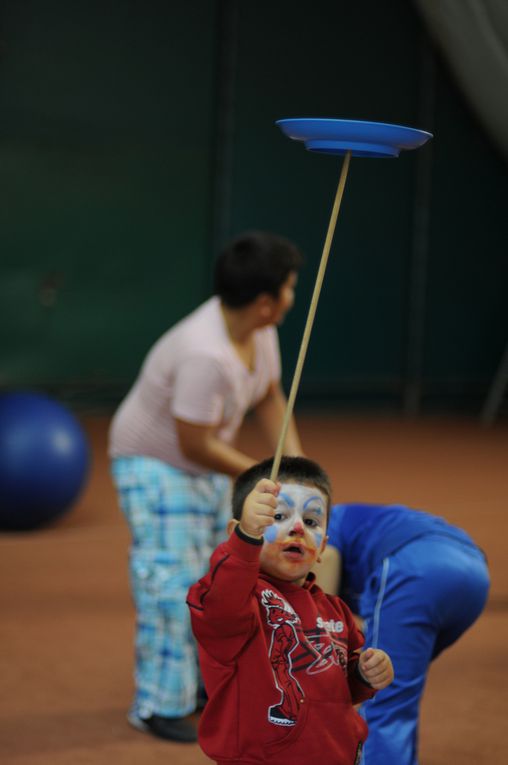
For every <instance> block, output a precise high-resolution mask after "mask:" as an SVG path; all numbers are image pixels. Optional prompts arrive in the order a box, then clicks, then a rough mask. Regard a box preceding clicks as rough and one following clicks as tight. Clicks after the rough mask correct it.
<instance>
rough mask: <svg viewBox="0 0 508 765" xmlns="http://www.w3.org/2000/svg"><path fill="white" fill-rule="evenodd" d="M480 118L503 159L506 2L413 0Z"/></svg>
mask: <svg viewBox="0 0 508 765" xmlns="http://www.w3.org/2000/svg"><path fill="white" fill-rule="evenodd" d="M415 2H416V5H417V7H418V9H419V11H420V12H421V14H422V16H423V18H424V19H425V21H426V23H427V26H428V28H429V30H430V32H431V35H432V36H433V38H434V39H435V40H436V42H437V44H438V45H439V47H440V48H441V49H442V50H443V53H444V55H445V57H446V59H447V60H448V62H449V64H450V67H451V69H452V70H453V72H454V74H455V76H456V79H457V81H458V83H459V85H460V87H461V89H462V91H463V92H464V94H465V96H466V98H467V99H468V101H469V103H470V104H471V106H472V107H473V109H474V110H475V112H476V113H477V115H478V117H479V119H480V121H481V122H482V123H483V125H484V127H485V129H486V130H487V132H488V133H489V134H490V136H491V138H492V140H493V141H494V142H495V143H496V144H497V146H498V147H499V148H500V150H501V152H502V154H503V155H504V157H505V158H506V160H507V161H508V0H415Z"/></svg>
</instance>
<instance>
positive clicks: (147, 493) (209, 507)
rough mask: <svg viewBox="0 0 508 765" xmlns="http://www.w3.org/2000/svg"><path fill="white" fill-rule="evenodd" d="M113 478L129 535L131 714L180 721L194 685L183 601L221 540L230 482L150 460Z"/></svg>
mask: <svg viewBox="0 0 508 765" xmlns="http://www.w3.org/2000/svg"><path fill="white" fill-rule="evenodd" d="M112 475H113V480H114V482H115V484H116V488H117V491H118V496H119V502H120V507H121V509H122V511H123V513H124V515H125V517H126V519H127V522H128V524H129V527H130V531H131V534H132V545H131V548H130V580H131V587H132V594H133V597H134V603H135V606H136V662H135V698H134V702H133V707H132V709H131V714H134V715H135V716H137V717H139V718H141V719H146V718H148V717H150V716H151V715H152V714H156V715H161V716H163V717H183V716H185V715H187V714H190V713H191V712H193V711H194V709H195V706H196V692H197V688H198V682H199V670H198V663H197V655H196V646H195V641H194V637H193V635H192V631H191V627H190V618H189V613H188V607H187V605H186V602H185V601H186V597H187V591H188V589H189V587H190V585H191V584H193V583H194V582H196V581H197V580H198V579H199V578H200V577H201V576H203V575H204V574H205V572H206V571H207V569H208V563H209V558H210V555H211V553H212V551H213V549H214V548H215V547H216V545H217V544H218V543H219V542H220V541H222V539H224V537H225V528H226V523H227V521H228V519H229V517H230V515H231V508H230V481H229V479H228V478H227V477H226V476H223V475H218V474H215V473H209V474H205V475H198V476H195V475H191V474H190V473H185V472H183V471H181V470H177V469H176V468H173V467H171V466H169V465H167V464H165V463H163V462H160V461H159V460H156V459H152V458H149V457H117V458H115V459H114V460H113V462H112Z"/></svg>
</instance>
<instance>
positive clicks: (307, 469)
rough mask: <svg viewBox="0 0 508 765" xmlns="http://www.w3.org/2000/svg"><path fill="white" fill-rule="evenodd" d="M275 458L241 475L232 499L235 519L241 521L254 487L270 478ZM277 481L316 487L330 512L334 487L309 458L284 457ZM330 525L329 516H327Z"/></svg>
mask: <svg viewBox="0 0 508 765" xmlns="http://www.w3.org/2000/svg"><path fill="white" fill-rule="evenodd" d="M272 465H273V457H270V458H269V459H267V460H263V462H258V463H257V464H256V465H253V466H252V467H250V468H248V470H245V471H244V472H243V473H241V474H240V475H239V476H238V477H237V479H236V480H235V482H234V484H233V495H232V499H231V503H232V510H233V518H235V519H236V520H237V521H239V520H241V517H242V510H243V503H244V502H245V499H246V497H247V495H248V494H250V492H251V491H252V489H253V488H254V486H255V485H256V484H257V482H258V481H260V480H261V479H262V478H269V477H270V474H271V472H272ZM277 481H279V482H280V483H285V482H286V483H291V482H292V483H302V484H305V485H308V486H315V487H316V488H317V489H319V491H321V492H322V493H323V494H324V495H325V497H326V500H327V510H328V511H329V510H330V504H331V496H332V487H331V484H330V479H329V477H328V475H327V473H326V472H325V471H324V470H323V468H322V467H321V466H320V465H318V464H317V462H314V461H313V460H309V459H307V457H287V456H285V457H282V459H281V461H280V467H279V472H278V475H277ZM327 525H328V515H327Z"/></svg>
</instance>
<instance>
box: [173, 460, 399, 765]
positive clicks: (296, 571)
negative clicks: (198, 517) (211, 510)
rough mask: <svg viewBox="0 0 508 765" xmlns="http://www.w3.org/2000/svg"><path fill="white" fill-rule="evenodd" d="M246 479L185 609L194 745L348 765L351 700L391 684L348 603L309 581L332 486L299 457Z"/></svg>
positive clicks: (225, 755)
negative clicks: (199, 703) (202, 697)
mask: <svg viewBox="0 0 508 765" xmlns="http://www.w3.org/2000/svg"><path fill="white" fill-rule="evenodd" d="M271 466H272V460H271V459H269V460H265V461H264V462H261V463H258V464H257V465H254V466H253V467H251V468H249V469H248V470H246V471H245V472H244V473H242V474H241V475H240V476H239V477H238V478H237V480H236V482H235V484H234V487H233V498H232V504H233V518H232V519H231V520H230V523H229V528H228V531H229V533H230V537H229V540H228V541H227V542H224V543H223V544H221V545H220V546H219V547H218V548H217V549H216V551H215V552H214V554H213V556H212V558H211V565H210V571H209V573H208V574H207V575H206V576H204V577H203V578H202V579H201V580H200V581H199V582H198V583H197V584H195V585H193V586H192V587H191V589H190V590H189V595H188V599H187V603H188V605H189V608H190V612H191V620H192V628H193V631H194V634H195V636H196V638H197V641H198V645H199V655H200V663H201V670H202V673H203V678H204V681H205V686H206V690H207V693H208V697H209V700H208V704H207V705H206V707H205V709H204V712H203V714H202V717H201V721H200V726H199V742H200V744H201V747H202V749H203V750H204V751H205V753H206V754H207V755H208V756H209V757H211V758H212V759H213V760H215V761H216V762H217V763H218V764H219V765H225V763H230V764H231V763H234V764H235V765H242V764H245V765H247V764H248V765H255V764H256V763H260V764H261V763H277V765H285V763H288V764H289V763H291V765H311V764H312V765H314V764H316V763H320V762H323V763H326V765H353V764H354V763H357V762H358V761H359V758H360V754H361V749H362V745H363V742H364V740H365V738H366V736H367V726H366V724H365V722H364V721H363V720H362V719H361V717H360V716H359V715H358V713H357V712H356V710H355V709H354V707H353V705H354V704H357V703H359V702H361V701H364V700H365V699H368V698H371V697H372V696H373V695H374V693H375V691H376V690H377V689H379V688H385V687H386V686H387V685H389V683H390V682H391V681H392V679H393V669H392V664H391V661H390V658H389V657H388V655H387V654H386V653H385V652H384V651H381V650H379V649H372V648H368V649H367V650H365V651H363V652H362V653H360V651H359V649H360V648H361V646H362V645H363V642H364V640H363V636H362V634H361V633H360V632H359V631H358V629H357V628H356V626H355V623H354V620H353V617H352V614H351V612H350V610H349V608H348V607H347V606H346V605H345V604H344V603H343V602H342V601H341V600H340V599H339V598H338V597H332V596H329V595H325V593H324V592H323V591H322V590H321V589H320V588H319V587H317V586H316V585H315V584H314V575H313V574H309V571H310V569H311V567H312V566H313V565H314V564H315V563H316V561H318V560H319V558H320V555H321V553H322V552H323V550H324V548H325V546H326V541H327V537H326V526H327V519H328V512H329V507H330V493H331V490H330V484H329V480H328V477H327V475H326V473H325V472H324V471H323V470H322V469H321V468H320V467H319V465H317V464H316V463H315V462H312V461H311V460H308V459H306V458H304V457H283V458H282V460H281V465H280V470H279V475H278V481H277V483H274V482H273V481H271V480H270V478H269V476H270V471H271Z"/></svg>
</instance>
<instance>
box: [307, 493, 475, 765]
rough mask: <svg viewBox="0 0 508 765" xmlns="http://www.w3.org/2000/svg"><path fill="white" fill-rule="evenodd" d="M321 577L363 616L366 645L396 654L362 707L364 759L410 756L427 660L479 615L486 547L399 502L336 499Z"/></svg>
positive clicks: (405, 760) (388, 762) (400, 760)
mask: <svg viewBox="0 0 508 765" xmlns="http://www.w3.org/2000/svg"><path fill="white" fill-rule="evenodd" d="M328 536H329V538H328V548H327V550H328V553H327V557H326V558H325V559H324V560H323V562H322V564H321V571H319V570H318V571H316V573H317V575H318V583H319V584H320V585H321V586H322V587H323V589H325V590H326V591H328V592H330V593H331V594H339V592H340V595H341V597H342V598H343V599H344V600H345V601H346V602H347V604H348V605H349V606H350V608H351V609H352V610H353V612H354V613H356V614H358V615H359V617H361V619H362V620H363V628H364V631H365V638H366V642H367V645H372V646H374V647H377V648H381V649H383V650H384V651H386V652H387V653H388V654H389V655H390V657H391V658H392V662H393V666H394V670H395V680H394V681H393V683H392V684H391V685H390V686H389V687H388V688H386V689H385V690H383V691H380V692H379V693H378V694H377V695H376V697H375V698H374V699H372V701H368V702H366V703H365V704H363V706H362V708H361V713H362V715H363V716H364V718H365V719H366V721H367V724H368V726H369V736H368V738H367V741H366V744H365V747H364V752H363V758H362V765H395V764H396V765H416V764H417V762H418V716H419V707H420V701H421V696H422V693H423V689H424V686H425V680H426V677H427V672H428V670H429V666H430V663H431V661H432V660H433V659H435V658H436V657H437V656H438V655H439V654H440V653H441V651H443V650H444V649H445V648H447V647H448V646H450V645H452V643H454V642H455V641H456V640H457V639H458V638H459V637H460V636H461V635H462V634H463V633H464V632H465V631H466V630H467V629H468V627H470V626H471V625H472V624H473V622H474V621H475V620H476V619H477V618H478V617H479V615H480V614H481V612H482V610H483V608H484V606H485V603H486V601H487V596H488V591H489V584H490V580H489V572H488V567H487V562H486V559H485V555H484V553H483V552H482V550H480V548H479V547H478V546H477V545H476V544H475V542H474V541H473V540H472V539H471V537H470V536H469V535H468V534H467V533H466V532H465V531H463V530H462V529H460V528H458V527H456V526H453V525H451V524H449V523H447V522H446V521H445V520H444V519H443V518H439V517H437V516H434V515H430V514H429V513H426V512H423V511H420V510H414V509H411V508H408V507H405V506H403V505H373V504H370V505H369V504H347V505H335V506H334V507H333V508H332V511H331V514H330V523H329V528H328Z"/></svg>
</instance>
